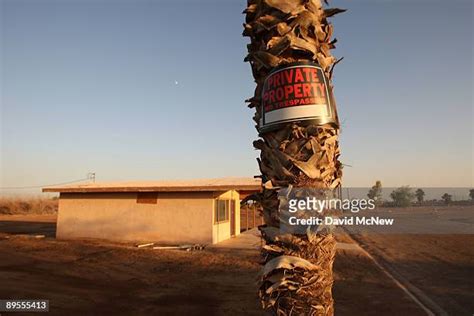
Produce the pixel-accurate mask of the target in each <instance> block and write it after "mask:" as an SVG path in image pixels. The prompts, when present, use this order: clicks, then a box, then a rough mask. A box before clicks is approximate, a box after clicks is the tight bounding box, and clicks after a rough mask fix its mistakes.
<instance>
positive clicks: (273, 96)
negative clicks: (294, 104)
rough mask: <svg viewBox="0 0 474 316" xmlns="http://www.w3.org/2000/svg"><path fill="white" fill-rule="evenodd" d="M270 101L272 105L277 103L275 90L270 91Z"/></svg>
mask: <svg viewBox="0 0 474 316" xmlns="http://www.w3.org/2000/svg"><path fill="white" fill-rule="evenodd" d="M268 99H269V100H268V101H269V102H270V103H273V102H275V90H270V92H269V93H268Z"/></svg>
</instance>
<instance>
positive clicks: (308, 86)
mask: <svg viewBox="0 0 474 316" xmlns="http://www.w3.org/2000/svg"><path fill="white" fill-rule="evenodd" d="M302 86H303V97H309V96H311V84H310V83H303V84H302Z"/></svg>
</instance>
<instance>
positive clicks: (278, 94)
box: [275, 87, 285, 101]
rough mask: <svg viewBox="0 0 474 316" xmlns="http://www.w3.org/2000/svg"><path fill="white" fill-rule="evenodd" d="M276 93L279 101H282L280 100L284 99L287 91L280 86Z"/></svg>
mask: <svg viewBox="0 0 474 316" xmlns="http://www.w3.org/2000/svg"><path fill="white" fill-rule="evenodd" d="M275 94H276V99H277V101H280V100H282V99H283V96H284V95H285V92H284V91H283V88H282V87H279V88H277V89H276V91H275Z"/></svg>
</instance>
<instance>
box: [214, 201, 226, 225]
mask: <svg viewBox="0 0 474 316" xmlns="http://www.w3.org/2000/svg"><path fill="white" fill-rule="evenodd" d="M214 218H215V222H216V223H220V222H226V221H228V220H229V201H228V200H216V207H215V214H214Z"/></svg>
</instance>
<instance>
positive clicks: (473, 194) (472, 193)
mask: <svg viewBox="0 0 474 316" xmlns="http://www.w3.org/2000/svg"><path fill="white" fill-rule="evenodd" d="M469 197H470V198H471V200H473V201H474V189H470V190H469Z"/></svg>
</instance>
